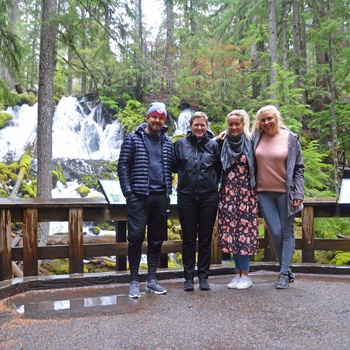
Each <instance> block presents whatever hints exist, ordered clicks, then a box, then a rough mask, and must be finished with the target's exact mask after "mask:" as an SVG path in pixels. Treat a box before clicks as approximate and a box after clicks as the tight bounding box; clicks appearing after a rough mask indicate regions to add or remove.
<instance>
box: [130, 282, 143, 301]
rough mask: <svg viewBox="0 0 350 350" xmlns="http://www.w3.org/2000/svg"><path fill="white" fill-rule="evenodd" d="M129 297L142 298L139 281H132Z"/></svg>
mask: <svg viewBox="0 0 350 350" xmlns="http://www.w3.org/2000/svg"><path fill="white" fill-rule="evenodd" d="M129 297H130V298H140V297H141V293H140V284H139V282H137V281H131V282H130V289H129Z"/></svg>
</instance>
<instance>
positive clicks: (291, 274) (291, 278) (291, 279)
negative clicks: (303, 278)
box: [288, 269, 295, 283]
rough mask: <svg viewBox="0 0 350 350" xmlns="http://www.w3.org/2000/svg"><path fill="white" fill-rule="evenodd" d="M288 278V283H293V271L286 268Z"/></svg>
mask: <svg viewBox="0 0 350 350" xmlns="http://www.w3.org/2000/svg"><path fill="white" fill-rule="evenodd" d="M288 279H289V283H293V282H294V280H295V276H294V273H293V272H292V270H290V269H289V270H288Z"/></svg>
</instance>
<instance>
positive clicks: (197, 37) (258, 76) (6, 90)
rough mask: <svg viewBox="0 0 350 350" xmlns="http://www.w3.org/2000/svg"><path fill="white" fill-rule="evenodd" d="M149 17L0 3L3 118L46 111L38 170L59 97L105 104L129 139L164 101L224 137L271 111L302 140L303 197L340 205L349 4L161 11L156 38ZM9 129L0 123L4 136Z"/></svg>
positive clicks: (41, 116)
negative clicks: (34, 108) (229, 127)
mask: <svg viewBox="0 0 350 350" xmlns="http://www.w3.org/2000/svg"><path fill="white" fill-rule="evenodd" d="M144 6H146V5H145V4H144V3H143V1H142V0H137V1H136V0H135V1H134V0H129V1H125V0H109V1H105V0H69V1H67V0H42V1H41V0H31V1H28V0H24V1H21V0H2V1H1V2H0V38H1V45H0V85H1V89H0V111H1V110H4V109H5V108H6V107H7V106H10V105H15V104H22V103H34V102H36V101H38V103H39V107H38V162H39V164H40V163H42V164H45V163H47V161H46V162H45V156H46V157H48V158H46V160H47V159H51V158H50V153H48V154H46V153H47V152H46V150H47V148H45V146H44V145H46V143H45V142H50V140H45V138H44V137H40V135H44V132H46V131H47V130H49V131H50V118H52V110H53V108H54V105H55V103H57V102H58V101H59V100H60V99H61V98H62V97H63V96H70V95H72V96H76V97H88V98H90V99H92V100H94V101H96V102H97V103H99V102H101V103H103V105H104V106H105V108H106V109H108V111H109V112H110V114H111V115H112V116H113V118H116V119H119V120H120V121H121V122H122V125H123V128H124V130H125V132H126V133H127V132H129V131H131V130H132V129H134V127H135V126H136V125H138V124H139V123H142V122H143V121H144V117H145V111H146V109H147V107H148V105H149V103H150V102H153V101H156V100H158V101H162V102H164V103H165V104H166V105H167V109H168V113H169V115H170V118H171V119H173V120H176V118H177V116H178V115H179V113H180V112H181V111H182V110H183V109H185V108H191V109H193V110H202V111H204V112H206V113H207V115H208V116H209V119H210V122H211V129H212V130H213V131H214V133H216V134H217V133H219V132H220V131H222V130H223V129H225V118H226V115H227V114H228V113H229V112H230V111H232V110H233V109H245V110H246V111H247V112H248V114H249V115H250V117H251V120H252V121H253V120H254V117H255V113H256V111H257V110H258V109H259V108H260V107H261V106H263V105H266V104H274V105H276V106H277V107H278V108H279V109H280V111H281V114H282V116H283V119H284V122H285V124H286V126H287V127H288V128H290V129H291V130H292V131H294V132H297V133H298V134H299V135H300V140H301V143H302V149H303V156H304V162H305V167H306V172H305V196H306V197H330V196H333V197H335V196H338V195H339V190H340V186H341V178H342V174H343V170H344V168H346V167H347V166H348V158H349V152H350V133H349V121H350V114H349V110H350V104H349V101H350V74H349V73H350V64H349V61H350V45H349V41H350V35H349V34H350V29H349V28H350V26H349V16H350V1H349V0H333V1H330V0H317V1H316V0H308V1H307V0H267V1H264V0H254V1H253V0H221V1H219V0H209V1H208V0H163V1H161V8H162V9H161V10H160V11H158V12H156V13H154V16H155V18H157V21H155V22H157V23H158V20H160V22H161V25H160V26H159V28H152V25H151V26H149V25H148V26H146V24H145V22H144V16H143V10H144ZM154 33H155V34H154ZM45 45H48V46H45ZM45 63H47V64H45ZM51 90H52V91H51ZM41 106H43V107H42V108H41ZM7 118H8V116H6V113H1V114H0V127H2V126H3V125H4V124H5V123H6V122H7ZM40 128H42V129H40ZM40 130H42V131H40ZM45 135H46V134H45ZM40 142H41V143H40ZM43 148H44V149H45V150H44V151H43V157H44V158H43V159H40V149H43ZM45 152H46V153H45ZM51 170H52V169H49V174H51ZM40 176H43V177H42V178H41V179H43V178H44V177H45V176H47V175H45V174H44V175H40V173H39V174H38V192H40ZM50 176H51V175H50ZM6 180H8V179H6V178H4V177H3V176H2V177H1V183H2V184H3V185H4V184H6ZM41 182H42V183H44V182H45V181H43V180H41ZM49 182H50V181H49ZM46 191H47V190H46ZM42 193H45V190H43V192H42ZM42 193H41V195H42ZM38 194H39V195H40V193H38ZM319 225H321V226H322V225H323V226H329V224H328V223H327V224H325V223H320V224H319ZM331 226H332V227H335V226H336V227H337V228H336V229H335V230H333V229H332V230H331V231H342V232H343V233H344V232H345V234H346V233H347V230H345V231H344V227H349V225H348V220H345V219H340V220H338V221H337V223H335V222H334V223H332V224H331ZM340 226H341V227H340ZM327 230H328V229H325V231H327ZM321 231H322V232H323V231H324V230H321ZM321 235H322V234H321Z"/></svg>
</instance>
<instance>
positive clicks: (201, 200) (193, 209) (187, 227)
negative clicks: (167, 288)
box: [178, 192, 219, 279]
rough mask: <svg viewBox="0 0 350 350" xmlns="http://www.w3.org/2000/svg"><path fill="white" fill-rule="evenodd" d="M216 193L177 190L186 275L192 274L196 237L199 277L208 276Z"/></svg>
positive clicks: (191, 276) (217, 200) (192, 275)
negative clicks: (196, 193)
mask: <svg viewBox="0 0 350 350" xmlns="http://www.w3.org/2000/svg"><path fill="white" fill-rule="evenodd" d="M218 202H219V196H218V193H217V192H211V193H206V194H200V195H183V194H178V208H179V218H180V223H181V228H182V240H183V245H182V261H183V265H184V277H185V279H193V278H194V270H195V264H196V239H197V237H198V263H197V269H198V277H199V278H200V279H202V278H208V276H209V268H210V258H211V241H212V233H213V227H214V224H215V219H216V213H217V208H218Z"/></svg>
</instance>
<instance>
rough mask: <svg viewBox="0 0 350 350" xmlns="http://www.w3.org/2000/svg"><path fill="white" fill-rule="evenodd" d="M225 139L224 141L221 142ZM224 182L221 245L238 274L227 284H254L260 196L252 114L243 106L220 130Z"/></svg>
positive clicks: (220, 231) (221, 210) (220, 217)
mask: <svg viewBox="0 0 350 350" xmlns="http://www.w3.org/2000/svg"><path fill="white" fill-rule="evenodd" d="M222 140H223V142H222ZM219 142H220V143H222V149H221V163H222V166H223V172H222V184H221V190H220V202H219V213H218V236H219V247H220V249H221V250H222V251H223V252H225V253H231V254H233V258H234V262H235V269H236V273H237V275H236V277H234V278H233V280H232V281H231V282H230V283H229V284H228V286H227V287H228V288H236V289H246V288H249V287H251V286H252V281H251V279H250V278H249V276H248V271H249V260H250V255H253V254H255V253H257V252H258V248H259V241H258V197H257V193H256V191H255V184H256V183H255V174H254V158H253V152H252V144H251V141H250V134H249V117H248V114H247V113H246V112H245V111H244V110H234V111H232V112H231V113H229V114H228V116H227V131H226V133H225V134H221V137H219Z"/></svg>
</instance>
